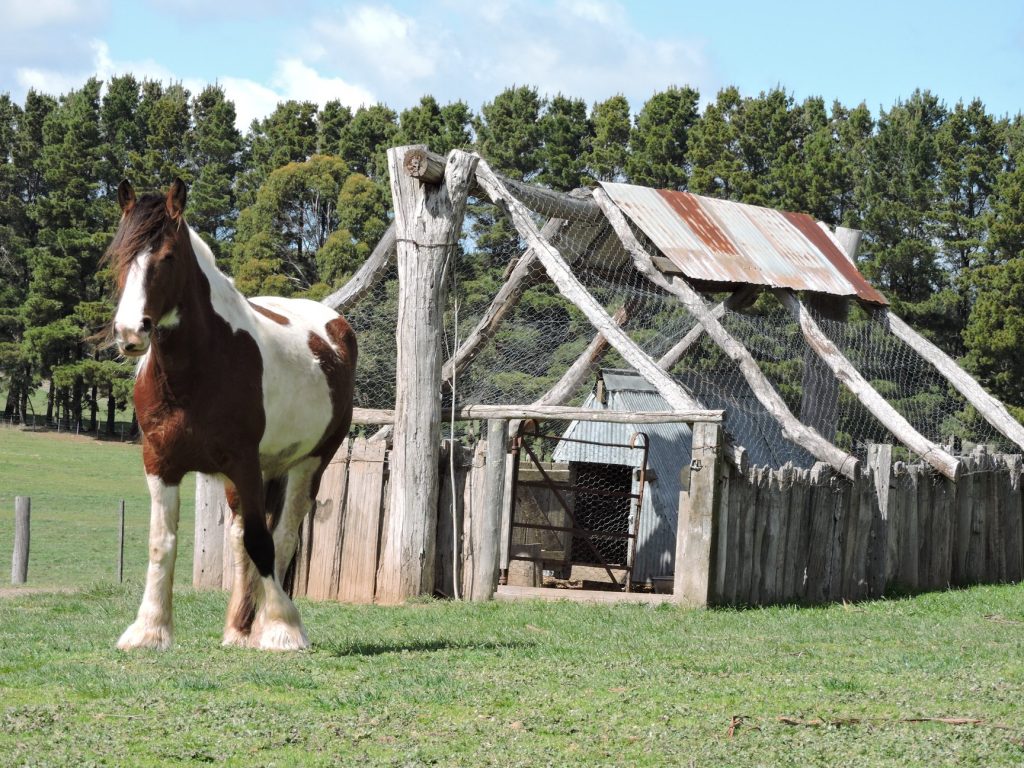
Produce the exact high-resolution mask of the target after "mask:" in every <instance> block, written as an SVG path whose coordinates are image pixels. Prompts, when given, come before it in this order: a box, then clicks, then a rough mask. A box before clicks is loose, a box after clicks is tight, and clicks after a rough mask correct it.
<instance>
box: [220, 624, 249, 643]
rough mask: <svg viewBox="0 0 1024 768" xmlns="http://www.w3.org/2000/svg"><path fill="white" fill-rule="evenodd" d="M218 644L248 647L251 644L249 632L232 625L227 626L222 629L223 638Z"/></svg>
mask: <svg viewBox="0 0 1024 768" xmlns="http://www.w3.org/2000/svg"><path fill="white" fill-rule="evenodd" d="M220 644H221V645H222V646H223V647H225V648H229V647H231V648H249V647H250V646H251V645H252V643H251V638H250V637H249V633H247V632H242V631H241V630H238V629H235V628H234V627H228V628H226V629H225V630H224V639H223V640H221V643H220Z"/></svg>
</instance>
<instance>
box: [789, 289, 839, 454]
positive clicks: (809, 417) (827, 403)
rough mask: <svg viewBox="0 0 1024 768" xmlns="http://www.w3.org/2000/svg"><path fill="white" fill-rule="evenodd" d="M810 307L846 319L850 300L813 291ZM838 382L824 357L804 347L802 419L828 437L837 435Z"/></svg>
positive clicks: (831, 317)
mask: <svg viewBox="0 0 1024 768" xmlns="http://www.w3.org/2000/svg"><path fill="white" fill-rule="evenodd" d="M807 306H808V308H810V309H811V310H812V311H814V312H816V313H817V314H819V315H821V316H822V317H824V318H826V319H828V320H837V321H840V322H845V321H846V319H847V318H848V316H849V314H850V302H849V300H848V299H846V298H845V297H843V296H831V295H829V294H824V293H822V294H810V295H808V297H807ZM838 406H839V381H838V380H837V379H836V377H835V376H833V375H832V371H830V370H829V368H828V366H827V365H825V363H824V361H823V360H822V359H821V357H820V356H819V355H818V354H817V353H816V352H815V351H814V350H813V349H812V348H811V347H810V345H808V346H807V348H805V349H804V373H803V379H802V381H801V384H800V421H802V422H803V423H804V424H806V425H807V426H809V427H812V428H814V429H816V430H817V431H818V432H819V433H820V434H821V436H822V437H824V438H825V439H826V440H829V441H833V440H835V437H836V423H837V421H838V413H837V411H838Z"/></svg>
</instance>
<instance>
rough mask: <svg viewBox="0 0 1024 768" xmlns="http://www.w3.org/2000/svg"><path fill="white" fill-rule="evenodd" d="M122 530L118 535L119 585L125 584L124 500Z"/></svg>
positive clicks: (121, 514) (122, 502)
mask: <svg viewBox="0 0 1024 768" xmlns="http://www.w3.org/2000/svg"><path fill="white" fill-rule="evenodd" d="M120 507H121V508H120V528H119V529H118V530H119V532H118V535H117V583H118V584H123V583H124V499H121V505H120Z"/></svg>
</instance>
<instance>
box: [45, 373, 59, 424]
mask: <svg viewBox="0 0 1024 768" xmlns="http://www.w3.org/2000/svg"><path fill="white" fill-rule="evenodd" d="M56 399H57V392H56V389H55V387H54V386H53V380H52V379H51V380H50V389H49V390H48V391H47V393H46V423H47V424H53V405H54V401H55V400H56Z"/></svg>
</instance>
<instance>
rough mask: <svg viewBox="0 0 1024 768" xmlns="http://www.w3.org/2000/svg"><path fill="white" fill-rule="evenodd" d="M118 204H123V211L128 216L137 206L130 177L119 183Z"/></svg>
mask: <svg viewBox="0 0 1024 768" xmlns="http://www.w3.org/2000/svg"><path fill="white" fill-rule="evenodd" d="M117 204H118V205H120V206H121V213H123V214H124V215H125V216H127V215H128V214H129V213H131V212H132V208H134V207H135V190H134V189H132V183H131V182H130V181H128V179H122V181H121V183H120V184H118V185H117Z"/></svg>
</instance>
